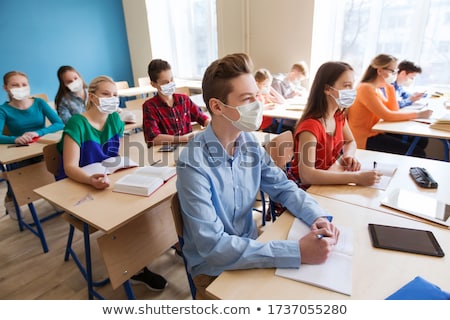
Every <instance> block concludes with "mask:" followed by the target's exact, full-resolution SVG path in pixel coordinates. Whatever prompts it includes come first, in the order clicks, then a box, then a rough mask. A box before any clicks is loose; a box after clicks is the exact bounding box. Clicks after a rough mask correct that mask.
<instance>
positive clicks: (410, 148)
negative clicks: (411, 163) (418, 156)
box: [405, 136, 420, 156]
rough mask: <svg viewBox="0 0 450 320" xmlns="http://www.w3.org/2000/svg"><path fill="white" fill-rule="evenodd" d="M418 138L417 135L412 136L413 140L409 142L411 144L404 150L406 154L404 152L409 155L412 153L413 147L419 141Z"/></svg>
mask: <svg viewBox="0 0 450 320" xmlns="http://www.w3.org/2000/svg"><path fill="white" fill-rule="evenodd" d="M419 140H420V137H419V136H416V137H414V140H413V141H412V142H411V144H410V145H409V148H408V150H407V151H406V154H405V155H406V156H410V155H411V154H412V153H413V151H414V148H415V147H416V145H417V143H418V142H419Z"/></svg>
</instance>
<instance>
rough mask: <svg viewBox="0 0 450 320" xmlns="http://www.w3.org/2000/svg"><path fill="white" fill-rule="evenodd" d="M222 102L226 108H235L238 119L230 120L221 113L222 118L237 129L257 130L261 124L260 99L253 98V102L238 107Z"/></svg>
mask: <svg viewBox="0 0 450 320" xmlns="http://www.w3.org/2000/svg"><path fill="white" fill-rule="evenodd" d="M222 104H223V105H224V106H225V107H227V108H232V109H236V110H237V112H239V119H238V120H236V121H233V120H231V119H230V118H228V117H227V116H225V115H224V114H223V116H224V118H225V119H227V120H229V121H230V122H231V123H232V124H233V125H234V126H235V127H236V128H238V129H239V130H242V131H247V132H250V131H255V130H258V129H259V127H260V126H261V123H262V118H263V108H262V104H261V102H260V101H258V100H255V101H254V102H251V103H248V104H244V105H241V106H238V107H232V106H229V105H227V104H225V103H223V102H222Z"/></svg>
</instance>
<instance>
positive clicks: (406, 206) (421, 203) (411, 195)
mask: <svg viewBox="0 0 450 320" xmlns="http://www.w3.org/2000/svg"><path fill="white" fill-rule="evenodd" d="M381 204H382V205H384V206H386V207H390V208H393V209H396V210H400V211H402V212H406V213H408V214H411V215H415V216H418V217H420V218H423V219H426V220H429V221H433V222H436V223H439V224H441V225H444V226H447V227H450V205H448V204H447V203H444V202H443V201H440V200H438V199H435V198H432V197H430V196H427V195H425V194H422V193H418V192H413V191H409V190H406V189H399V188H396V189H393V190H390V191H389V192H388V193H387V195H386V197H385V198H384V199H382V200H381Z"/></svg>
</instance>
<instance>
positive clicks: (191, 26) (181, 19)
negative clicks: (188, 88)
mask: <svg viewBox="0 0 450 320" xmlns="http://www.w3.org/2000/svg"><path fill="white" fill-rule="evenodd" d="M146 1H147V2H146V3H147V15H148V21H149V31H150V41H151V47H152V56H153V58H159V59H164V60H167V61H168V62H169V63H170V64H171V66H172V71H173V73H174V76H175V77H177V78H187V79H200V78H201V77H202V76H203V73H204V71H205V69H206V68H207V66H208V65H209V64H210V63H211V61H213V60H215V59H217V55H218V54H217V23H216V2H215V1H212V0H164V1H161V0H146Z"/></svg>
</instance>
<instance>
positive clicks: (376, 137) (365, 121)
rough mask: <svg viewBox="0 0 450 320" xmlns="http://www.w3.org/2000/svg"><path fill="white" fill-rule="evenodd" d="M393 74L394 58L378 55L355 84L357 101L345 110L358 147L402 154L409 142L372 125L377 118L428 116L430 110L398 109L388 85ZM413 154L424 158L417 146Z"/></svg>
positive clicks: (395, 66)
mask: <svg viewBox="0 0 450 320" xmlns="http://www.w3.org/2000/svg"><path fill="white" fill-rule="evenodd" d="M396 75H397V59H396V58H395V57H393V56H391V55H388V54H379V55H377V56H376V57H375V58H374V59H373V60H372V62H371V63H370V65H369V66H368V67H367V69H366V71H365V73H364V75H363V77H362V80H361V82H360V84H359V85H358V87H357V94H356V100H355V102H354V103H353V105H352V106H351V107H350V109H349V112H348V122H349V125H350V129H351V131H352V133H353V135H354V137H355V140H356V145H357V147H358V148H360V149H368V150H375V151H381V152H390V153H395V154H405V153H406V151H407V150H408V148H409V142H408V141H404V140H403V137H402V136H401V135H396V134H389V133H379V132H375V131H372V127H373V126H374V125H375V124H376V123H377V122H378V121H379V120H380V119H383V120H385V121H405V120H412V119H416V118H429V117H430V116H431V114H432V111H431V110H420V111H409V112H404V111H401V112H400V111H399V107H398V103H397V98H396V95H395V89H394V87H393V86H392V85H391V83H392V82H394V81H395V78H396ZM413 155H414V156H418V157H425V150H424V149H423V148H421V147H420V146H416V148H415V149H414V151H413Z"/></svg>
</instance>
